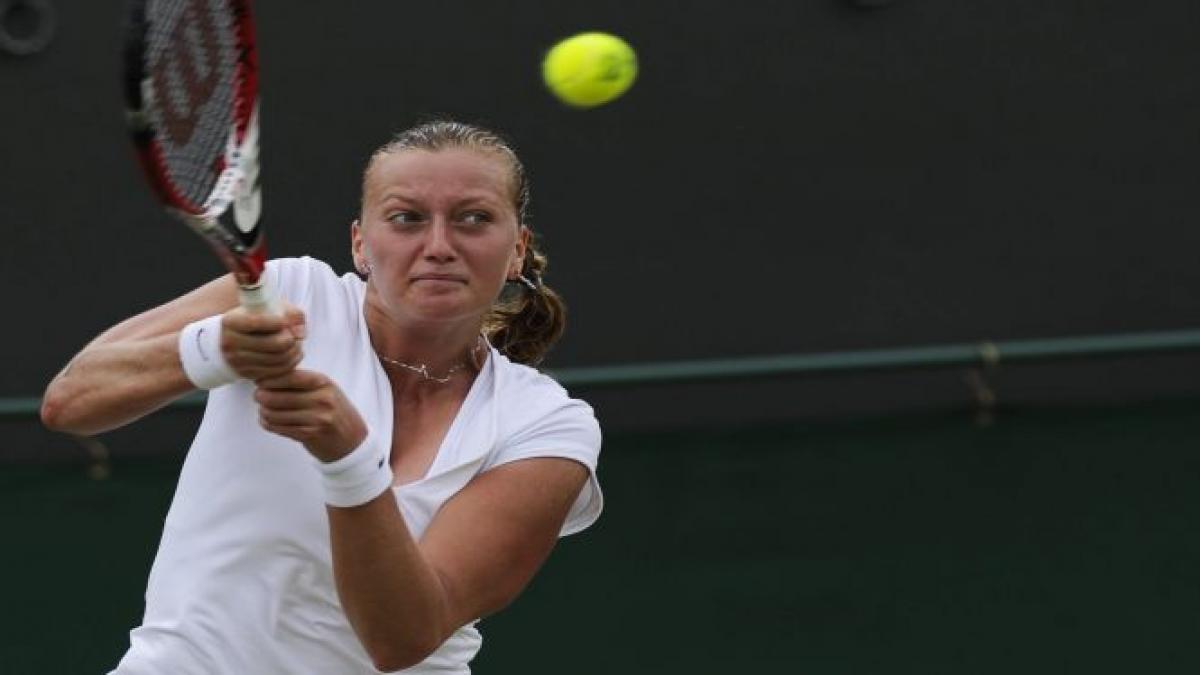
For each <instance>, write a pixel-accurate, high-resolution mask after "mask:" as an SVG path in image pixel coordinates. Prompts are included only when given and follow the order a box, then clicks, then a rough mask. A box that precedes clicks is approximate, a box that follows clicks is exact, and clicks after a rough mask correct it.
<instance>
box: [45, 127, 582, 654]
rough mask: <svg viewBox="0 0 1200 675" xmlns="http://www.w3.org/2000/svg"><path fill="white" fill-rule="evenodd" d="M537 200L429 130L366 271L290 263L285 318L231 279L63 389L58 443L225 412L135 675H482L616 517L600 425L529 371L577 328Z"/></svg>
mask: <svg viewBox="0 0 1200 675" xmlns="http://www.w3.org/2000/svg"><path fill="white" fill-rule="evenodd" d="M527 201H528V186H527V184H526V178H525V173H524V170H523V168H522V165H521V163H520V161H519V160H518V158H517V156H516V155H515V154H514V152H513V151H512V149H511V147H510V146H509V145H508V144H507V143H506V142H505V141H503V140H502V139H501V138H500V137H498V136H497V135H496V134H494V133H492V132H490V131H487V130H484V129H480V128H477V127H472V126H469V125H464V124H460V123H455V122H435V123H429V124H425V125H422V126H419V127H416V128H413V129H410V130H408V131H406V132H404V133H401V134H400V135H398V136H397V137H396V138H395V139H394V140H393V141H392V142H391V143H389V144H388V145H385V146H384V147H383V148H381V149H380V150H379V151H378V152H376V153H375V154H374V155H373V156H372V158H371V160H370V162H369V163H368V166H367V168H366V171H365V173H364V178H363V194H362V207H361V215H360V217H359V219H358V220H357V221H356V222H355V223H353V225H352V226H351V247H352V248H351V250H352V253H353V257H354V260H355V263H356V265H357V267H358V272H359V274H357V275H356V274H346V275H344V276H338V275H336V274H335V273H334V272H333V271H332V269H331V268H330V267H329V266H328V265H326V264H324V263H322V262H319V261H317V260H314V259H311V258H298V259H280V260H276V261H272V262H271V263H270V264H269V265H268V268H267V272H266V274H267V275H268V276H269V280H268V281H269V283H270V284H271V285H272V286H273V287H274V288H275V289H278V292H279V293H280V295H281V296H282V297H283V299H284V300H285V302H286V307H287V309H286V311H285V312H284V314H283V316H270V315H267V314H255V313H253V312H250V311H248V310H246V309H243V308H241V307H239V306H238V295H237V287H236V284H235V283H234V281H233V280H232V278H228V277H227V278H222V279H218V280H216V281H213V282H211V283H209V284H207V285H205V286H202V287H200V288H199V289H197V290H194V291H192V292H190V293H188V294H186V295H184V296H183V297H181V298H178V299H176V300H173V301H171V302H169V303H167V304H165V305H163V306H161V307H158V308H155V309H152V310H150V311H148V312H145V313H143V314H141V315H138V316H135V317H133V318H130V319H128V320H126V321H124V322H122V323H120V324H119V325H117V326H115V327H113V328H111V329H110V330H108V331H106V332H105V333H103V334H102V335H101V336H100V337H98V338H97V339H96V340H95V341H93V342H92V343H91V344H89V345H88V346H87V347H86V348H84V349H83V350H82V351H81V352H80V353H79V354H78V355H77V356H76V357H75V358H74V359H73V360H72V361H71V363H70V364H69V365H68V366H67V367H66V368H65V369H64V371H63V372H62V373H60V374H59V375H58V376H57V377H56V378H55V379H54V380H53V382H52V383H51V384H50V386H49V388H48V390H47V392H46V396H45V403H44V407H43V411H42V417H43V420H44V421H45V423H46V424H47V425H48V426H50V427H51V428H54V429H59V430H64V431H71V432H75V433H83V434H92V433H98V432H101V431H104V430H108V429H112V428H114V427H118V426H120V425H123V424H126V423H128V422H131V421H133V420H135V419H138V418H139V417H141V416H143V415H145V414H147V413H149V412H151V411H153V410H155V409H157V408H159V407H161V406H163V405H164V404H166V403H168V402H169V401H171V400H173V399H175V398H178V397H179V396H181V395H183V394H185V393H187V392H189V391H191V390H193V389H195V388H197V387H199V388H204V389H209V390H210V392H209V395H208V404H207V408H206V410H205V413H204V419H203V421H202V422H201V425H200V429H199V431H198V432H197V434H196V437H195V439H194V441H193V442H192V446H191V448H190V450H189V452H188V455H187V459H186V461H185V463H184V466H183V470H182V473H181V475H180V478H179V484H178V487H177V490H176V493H175V498H174V501H173V503H172V505H171V509H170V512H169V513H168V515H167V518H166V522H165V524H164V528H163V535H162V541H161V542H160V545H159V550H158V555H157V557H156V559H155V561H154V566H153V569H152V570H151V572H150V579H149V582H148V588H147V591H146V612H145V617H144V619H143V623H142V625H141V626H139V627H137V628H136V629H134V630H133V631H132V632H131V634H130V635H131V639H130V643H131V644H130V648H129V650H128V652H127V653H126V654H125V656H124V658H123V659H122V660H121V662H120V664H119V665H118V666H117V667H116V669H115V670H114V671H113V673H116V674H118V675H150V674H155V675H158V674H163V673H171V674H172V675H186V674H197V675H199V674H201V673H204V674H211V673H246V674H249V673H254V674H255V675H266V674H269V673H280V674H283V673H288V674H295V673H321V674H328V673H338V674H339V675H341V674H349V673H375V672H378V671H385V672H391V671H397V670H402V669H409V670H406V671H405V672H412V673H469V672H470V670H469V666H468V664H469V662H470V660H471V659H472V657H473V656H474V655H475V654H476V652H477V651H478V650H479V647H480V643H481V639H480V635H479V633H478V632H477V630H476V629H475V627H474V624H475V622H476V620H477V619H479V618H481V617H484V616H487V615H489V614H491V613H493V612H496V611H497V610H499V609H501V608H502V607H504V606H505V605H506V604H508V603H509V602H511V601H512V600H513V599H514V598H515V597H516V596H517V595H518V594H519V593H520V592H521V590H522V589H523V588H524V587H525V586H526V585H527V584H528V582H529V581H530V579H531V578H532V577H533V575H534V574H535V572H536V571H537V569H538V568H539V566H540V565H541V564H542V563H543V561H544V560H545V559H546V557H547V556H548V555H549V553H550V551H551V549H552V548H553V546H554V544H555V541H556V540H557V538H558V537H559V536H563V535H566V534H571V533H574V532H577V531H579V530H582V529H583V528H585V527H587V526H588V525H590V524H591V523H592V522H593V521H594V520H595V519H596V518H597V516H598V515H599V513H600V509H601V494H600V489H599V485H598V483H597V481H596V474H595V468H596V462H597V458H598V454H599V447H600V431H599V426H598V424H597V422H596V419H595V417H594V415H593V413H592V410H591V408H590V407H588V406H587V404H585V403H583V402H581V401H579V400H576V399H572V398H570V397H569V396H568V395H567V393H566V392H565V391H564V390H563V389H562V388H561V387H560V386H559V385H558V384H556V383H555V382H554V381H553V380H551V379H550V378H549V377H547V376H545V375H543V374H540V373H539V372H538V371H537V370H535V369H534V368H532V367H530V366H531V365H532V364H536V363H537V361H538V360H539V359H541V357H542V356H543V355H544V354H545V352H546V350H547V349H549V348H550V346H551V345H552V343H553V342H554V341H555V340H557V338H558V337H559V335H560V334H561V332H562V327H563V319H564V315H563V308H562V304H561V302H560V300H559V299H558V296H557V295H556V294H555V293H554V292H553V291H552V290H551V289H550V288H548V287H547V286H546V285H545V284H544V283H543V282H542V280H541V271H542V269H543V268H544V265H545V257H544V256H543V255H542V254H541V253H539V252H538V251H537V250H536V249H535V247H534V242H533V240H532V238H531V233H530V230H529V229H528V228H527V227H525V225H523V223H524V222H525V218H524V216H525V208H526V203H527ZM364 278H365V281H364V280H363V279H364Z"/></svg>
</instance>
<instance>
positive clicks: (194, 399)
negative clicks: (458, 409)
mask: <svg viewBox="0 0 1200 675" xmlns="http://www.w3.org/2000/svg"><path fill="white" fill-rule="evenodd" d="M1183 351H1200V329H1189V330H1178V331H1163V332H1154V333H1126V334H1116V335H1094V336H1079V337H1062V338H1046V339H1034V340H1006V341H997V342H993V341H988V340H984V341H980V342H974V343H961V344H948V345H935V346H928V347H907V348H894V349H867V350H859V351H845V352H827V353H818V354H793V355H788V354H784V355H775V356H747V357H737V358H725V359H697V360H690V361H664V362H651V363H639V364H627V365H616V366H588V367H580V368H562V369H557V370H553V371H551V374H552V375H553V376H554V378H555V379H557V380H558V381H559V382H561V383H562V384H563V386H566V387H573V388H580V389H590V388H600V387H629V386H642V385H651V384H683V383H688V382H710V381H719V380H734V379H752V378H763V377H784V376H799V375H814V374H836V373H861V372H870V371H894V370H918V369H932V368H949V367H962V366H975V367H983V368H995V367H998V366H1001V365H1004V364H1010V363H1011V364H1015V363H1031V362H1042V361H1060V360H1068V359H1084V358H1099V357H1112V356H1133V355H1140V354H1156V353H1168V352H1183ZM203 403H204V395H203V394H200V393H197V394H193V395H189V396H185V397H184V398H182V399H180V400H178V401H175V402H174V403H172V404H171V406H170V407H192V408H194V407H198V406H201V405H203ZM40 405H41V400H40V399H38V398H36V397H15V398H0V419H2V418H12V417H30V416H36V415H37V413H38V408H39V407H40Z"/></svg>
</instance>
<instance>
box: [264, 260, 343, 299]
mask: <svg viewBox="0 0 1200 675" xmlns="http://www.w3.org/2000/svg"><path fill="white" fill-rule="evenodd" d="M323 265H325V264H324V263H322V262H320V261H319V260H316V259H315V258H310V257H308V256H304V257H300V258H276V259H274V260H268V261H267V269H266V271H265V272H264V276H265V277H266V280H267V284H268V285H269V287H270V288H271V289H272V290H273V291H274V292H275V293H277V294H279V297H280V298H281V299H283V300H286V301H287V302H289V303H291V304H293V305H296V306H297V307H306V306H307V305H308V304H309V299H310V296H311V295H312V276H313V274H314V273H317V272H318V270H319V267H321V266H323ZM326 267H328V266H326Z"/></svg>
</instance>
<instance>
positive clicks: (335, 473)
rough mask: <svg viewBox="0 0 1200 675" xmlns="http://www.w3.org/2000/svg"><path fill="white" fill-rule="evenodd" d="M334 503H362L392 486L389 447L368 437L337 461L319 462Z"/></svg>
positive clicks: (327, 500)
mask: <svg viewBox="0 0 1200 675" xmlns="http://www.w3.org/2000/svg"><path fill="white" fill-rule="evenodd" d="M317 469H318V470H319V471H320V472H321V476H322V478H323V480H322V483H323V484H324V486H325V503H326V504H329V505H330V506H339V507H343V508H345V507H350V506H360V505H362V504H366V503H367V502H369V501H371V500H372V499H375V498H376V497H378V496H379V495H381V494H383V492H384V491H385V490H387V489H389V488H391V487H392V481H393V480H394V478H393V475H392V465H391V463H390V462H388V453H387V449H386V448H383V447H381V446H380V444H379V443H377V442H375V437H374V436H373V435H370V434H368V435H367V438H366V439H365V440H364V441H363V442H362V443H361V444H360V445H359V446H358V447H357V448H355V449H354V450H352V451H351V452H350V454H348V455H346V456H345V457H342V458H341V459H339V460H336V461H333V462H317Z"/></svg>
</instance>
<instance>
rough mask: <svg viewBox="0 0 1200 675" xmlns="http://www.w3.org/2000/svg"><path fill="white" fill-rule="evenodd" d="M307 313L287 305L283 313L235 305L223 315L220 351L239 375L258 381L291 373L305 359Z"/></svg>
mask: <svg viewBox="0 0 1200 675" xmlns="http://www.w3.org/2000/svg"><path fill="white" fill-rule="evenodd" d="M304 335H305V327H304V312H302V311H300V310H299V309H297V308H296V307H293V306H291V305H287V306H285V308H284V312H283V315H282V316H273V315H270V314H261V313H255V312H250V311H247V310H246V309H245V308H242V307H235V308H233V309H231V310H229V311H228V312H225V314H224V315H223V316H222V317H221V354H222V355H223V356H224V357H225V362H226V363H228V364H229V367H230V368H232V369H233V372H235V373H237V374H238V375H239V376H240V377H243V378H245V379H247V380H254V381H258V380H261V379H264V378H271V377H279V376H281V375H284V374H286V373H289V372H291V371H292V370H293V369H294V368H295V367H296V366H297V365H298V364H299V363H300V360H301V359H302V358H304V350H303V349H302V342H303V340H304Z"/></svg>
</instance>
